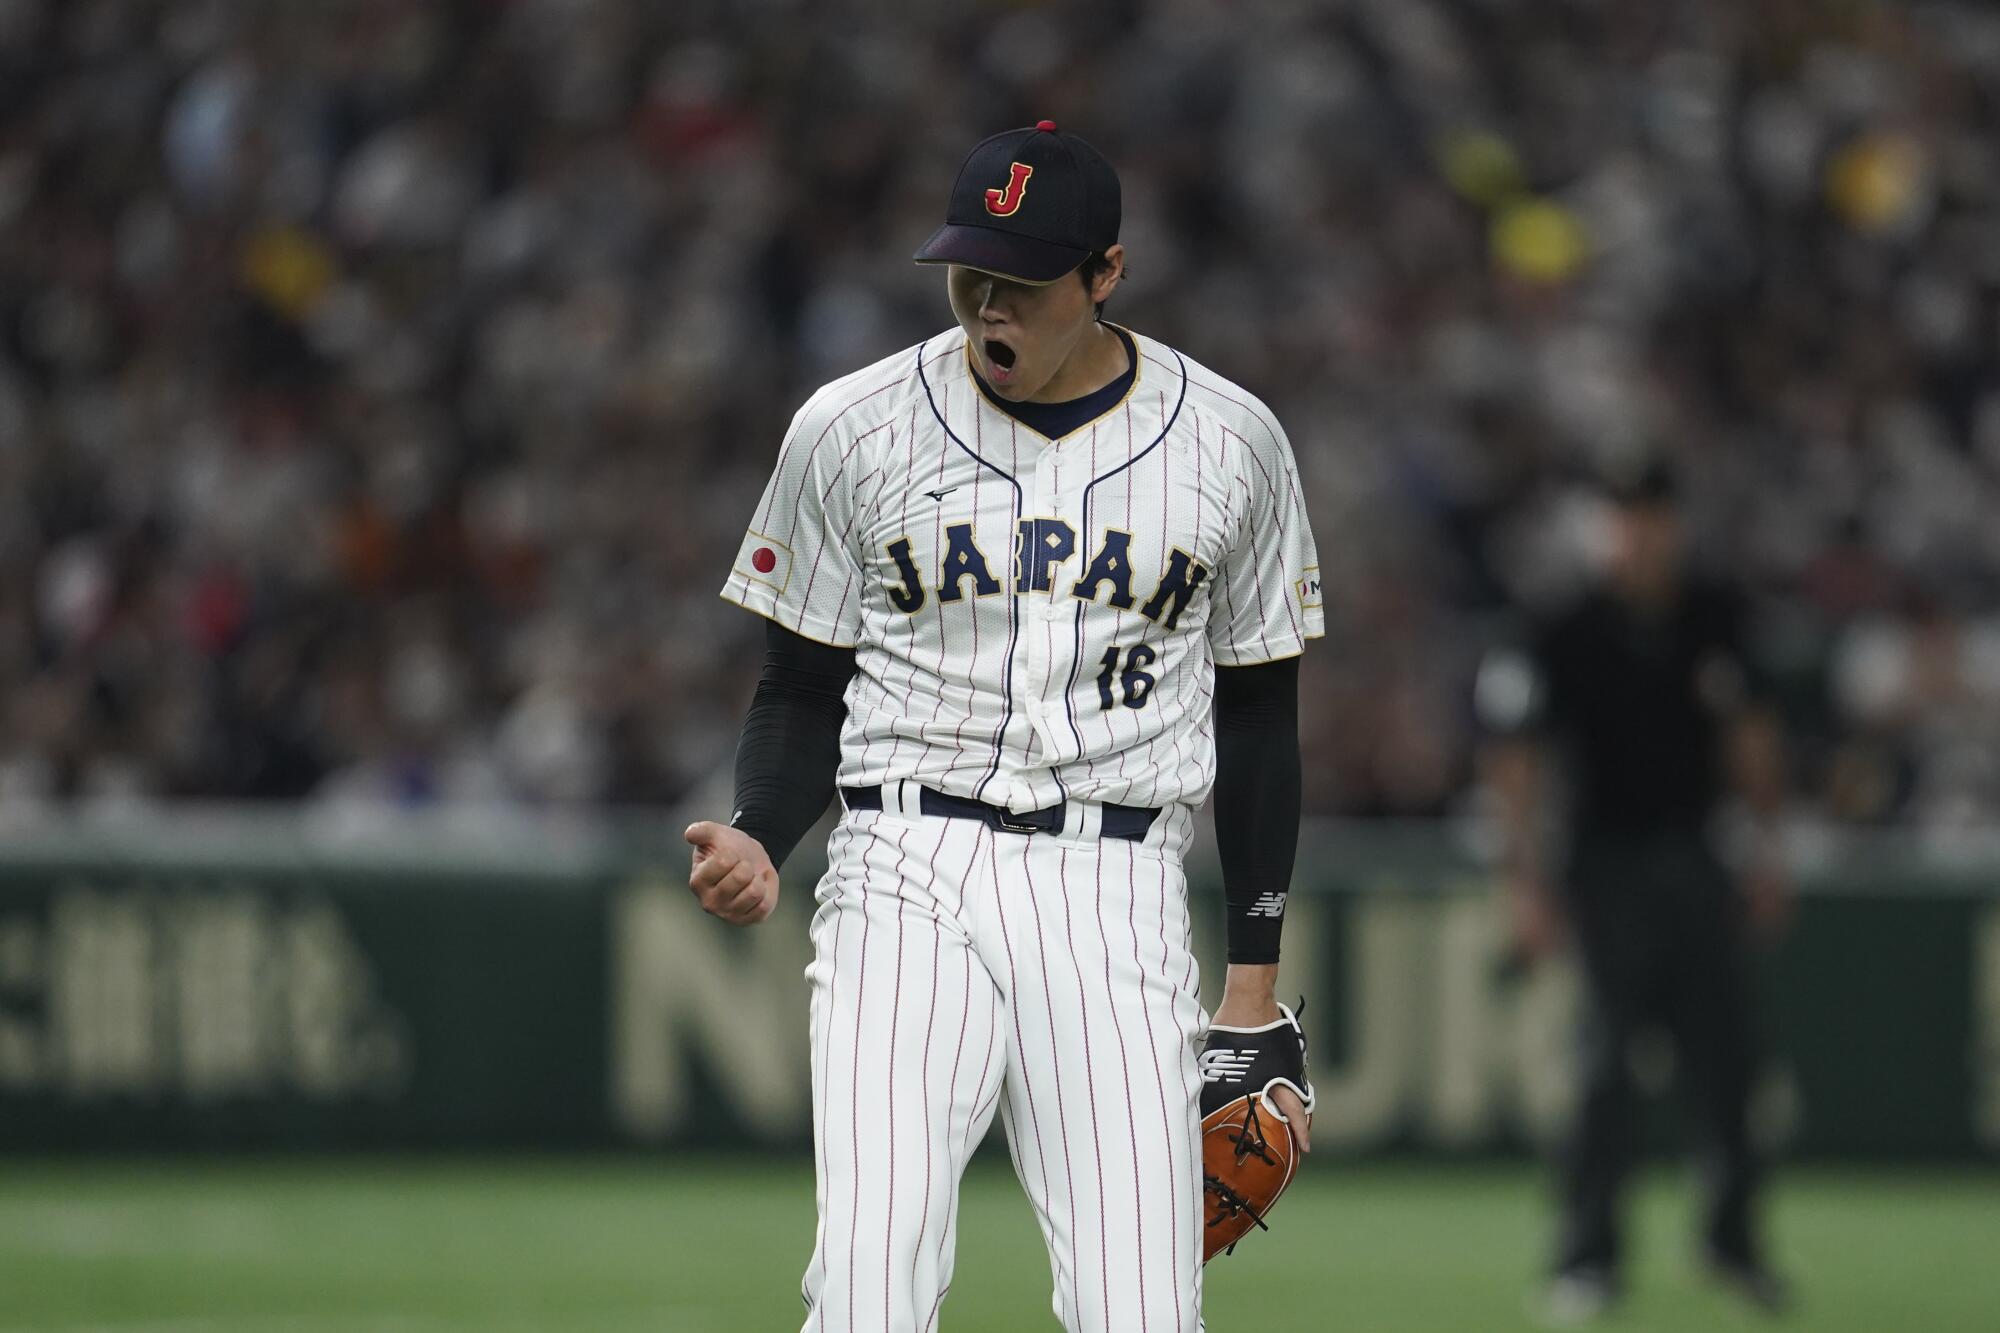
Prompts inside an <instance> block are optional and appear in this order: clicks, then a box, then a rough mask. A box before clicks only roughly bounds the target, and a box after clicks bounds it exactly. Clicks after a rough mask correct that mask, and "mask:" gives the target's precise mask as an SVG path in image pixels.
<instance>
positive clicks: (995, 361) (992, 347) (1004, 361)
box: [986, 338, 1014, 375]
mask: <svg viewBox="0 0 2000 1333" xmlns="http://www.w3.org/2000/svg"><path fill="white" fill-rule="evenodd" d="M986 364H987V365H989V366H992V367H993V368H994V369H995V370H997V371H999V372H1001V373H1002V374H1003V375H1004V374H1006V373H1007V372H1008V371H1011V370H1012V369H1013V368H1014V349H1013V348H1011V347H1009V346H1008V345H1007V344H1006V343H1003V342H1001V341H1000V340H999V339H997V338H988V339H987V340H986Z"/></svg>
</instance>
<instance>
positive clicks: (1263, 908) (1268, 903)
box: [1244, 893, 1285, 918]
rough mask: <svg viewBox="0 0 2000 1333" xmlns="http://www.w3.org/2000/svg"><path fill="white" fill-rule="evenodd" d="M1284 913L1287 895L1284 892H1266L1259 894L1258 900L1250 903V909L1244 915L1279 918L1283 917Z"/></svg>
mask: <svg viewBox="0 0 2000 1333" xmlns="http://www.w3.org/2000/svg"><path fill="white" fill-rule="evenodd" d="M1284 914H1285V895H1284V894H1282V893H1266V894H1261V895H1259V897H1258V899H1257V901H1256V902H1254V903H1252V904H1250V910H1249V911H1248V912H1246V913H1245V914H1244V915H1246V916H1268V917H1272V918H1279V917H1283V916H1284Z"/></svg>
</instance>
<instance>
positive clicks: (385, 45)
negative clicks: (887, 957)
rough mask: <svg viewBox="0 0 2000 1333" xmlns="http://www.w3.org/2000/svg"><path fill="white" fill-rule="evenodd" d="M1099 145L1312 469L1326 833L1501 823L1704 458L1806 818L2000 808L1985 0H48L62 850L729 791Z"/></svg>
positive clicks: (1997, 109) (1995, 217) (1192, 348)
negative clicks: (848, 528)
mask: <svg viewBox="0 0 2000 1333" xmlns="http://www.w3.org/2000/svg"><path fill="white" fill-rule="evenodd" d="M897 11H901V12H897ZM1042 116H1049V117H1053V118H1055V119H1057V120H1058V121H1060V122H1062V123H1063V125H1064V127H1065V128H1068V129H1074V130H1076V131H1078V132H1079V133H1082V134H1083V135H1085V137H1087V138H1089V139H1091V140H1092V141H1093V142H1094V143H1096V144H1097V146H1098V147H1100V148H1101V149H1103V150H1104V151H1105V152H1106V153H1107V154H1108V155H1109V156H1110V157H1111V158H1112V160H1113V161H1114V162H1115V163H1116V164H1117V165H1118V167H1119V168H1120V171H1121V174H1122V176H1123V179H1124V185H1125V240H1126V243H1127V245H1128V248H1129V252H1130V264H1131V276H1130V278H1129V280H1128V282H1127V284H1126V285H1125V286H1124V287H1123V288H1121V290H1120V292H1119V293H1118V295H1117V296H1116V297H1115V299H1114V301H1113V305H1112V309H1111V311H1110V312H1109V314H1110V316H1111V317H1113V318H1116V319H1120V320H1121V321H1124V322H1128V323H1130V324H1132V325H1133V326H1134V327H1136V328H1139V329H1141V330H1143V331H1145V332H1147V333H1150V334H1153V335H1154V336H1157V337H1160V338H1162V339H1164V340H1166V341H1168V342H1170V343H1172V344H1174V345H1176V346H1179V347H1180V348H1182V349H1183V350H1184V351H1186V352H1187V353H1188V354H1189V355H1191V356H1193V357H1195V358H1197V359H1199V360H1201V361H1203V362H1206V363H1207V364H1208V365H1210V366H1211V367H1213V368H1214V369H1216V370H1217V371H1219V372H1221V373H1223V374H1225V375H1227V376H1229V377H1231V378H1234V379H1236V380H1238V381H1239V382H1241V383H1243V384H1244V385H1246V386H1247V387H1249V388H1250V389H1252V390H1253V391H1254V392H1256V393H1258V394H1259V395H1261V396H1262V397H1264V398H1265V399H1266V400H1267V401H1268V402H1269V403H1270V404H1271V405H1272V407H1273V408H1274V409H1275V410H1276V411H1277V413H1278V415H1279V417H1280V418H1281V419H1282V420H1283V421H1284V422H1285V423H1286V425H1287V427H1288V429H1289V431H1290V434H1291V436H1292V439H1293V442H1294V445H1295V447H1296V449H1297V451H1298V454H1299V458H1300V463H1301V467H1302V470H1303V473H1304V478H1305V481H1306V484H1307V486H1308V487H1309V489H1310V492H1311V500H1310V502H1311V505H1312V510H1313V515H1314V521H1315V527H1316V529H1317V533H1318V538H1319V544H1320V550H1321V553H1322V563H1323V567H1324V568H1323V573H1324V577H1325V582H1326V590H1327V591H1326V605H1327V607H1328V616H1329V634H1328V637H1327V640H1326V642H1325V643H1324V644H1323V645H1321V646H1319V647H1318V648H1317V649H1316V650H1315V651H1314V652H1313V653H1311V654H1309V656H1308V659H1307V665H1306V676H1305V680H1306V686H1305V692H1306V709H1305V711H1306V722H1305V726H1306V747H1307V764H1306V771H1307V774H1308V795H1307V802H1308V806H1309V808H1310V809H1312V810H1313V811H1316V812H1320V813H1330V814H1356V815H1404V814H1411V815H1421V814H1436V813H1443V812H1449V811H1452V810H1454V809H1458V808H1461V807H1462V806H1463V805H1464V804H1465V802H1466V801H1467V799H1468V797H1467V793H1468V791H1469V790H1470V788H1471V786H1472V783H1473V780H1474V772H1475V765H1474V751H1475V746H1476V739H1477V737H1476V728H1475V723H1474V721H1473V711H1472V707H1471V694H1472V691H1471V684H1470V683H1471V680H1472V677H1473V673H1474V671H1475V669H1476V666H1477V663H1478V660H1479V657H1480V655H1481V652H1482V650H1483V649H1484V647H1485V646H1486V644H1487V643H1488V642H1490V641H1491V640H1492V638H1493V637H1494V636H1495V635H1496V634H1498V633H1500V632H1502V631H1503V630H1504V627H1505V626H1506V625H1507V623H1508V622H1509V620H1510V618H1512V617H1515V616H1518V615H1520V614H1522V613H1524V612H1527V611H1532V610H1534V609H1535V608H1537V607H1539V606H1543V605H1547V604H1549V603H1550V602H1551V601H1553V600H1554V599H1557V598H1560V597H1562V596H1564V595H1565V594H1566V592H1567V591H1568V590H1569V589H1571V588H1573V587H1574V586H1575V585H1576V582H1577V580H1578V579H1579V578H1580V577H1582V576H1583V572H1584V571H1585V570H1587V567H1588V565H1589V562H1590V560H1591V559H1592V557H1593V552H1594V551H1595V549H1596V547H1597V544H1598V543H1597V534H1598V533H1599V532H1600V530H1601V525H1600V522H1599V515H1598V513H1597V510H1596V508H1595V502H1594V501H1593V499H1592V498H1591V497H1592V492H1591V489H1590V486H1589V484H1588V483H1589V481H1590V479H1591V478H1592V477H1594V476H1597V475H1600V474H1602V473H1604V472H1605V471H1606V470H1615V469H1618V468H1621V467H1627V466H1630V465H1631V464H1632V462H1633V460H1635V459H1638V458H1641V457H1645V456H1649V455H1656V454H1664V455H1665V456H1666V457H1668V458H1669V459H1670V460H1671V462H1672V464H1673V465H1674V467H1675V468H1676V470H1677V471H1678V473H1679V475H1680V477H1681V480H1682V483H1683V492H1684V494H1685V495H1686V496H1687V499H1688V511H1689V517H1690V524H1691V533H1692V537H1693V547H1694V551H1695V555H1696V557H1697V558H1698V560H1699V561H1700V562H1701V563H1703V564H1705V565H1707V566H1709V567H1711V568H1713V569H1715V570H1716V571H1718V572H1721V573H1725V574H1728V575H1730V576H1733V577H1739V578H1741V579H1743V580H1745V581H1746V582H1747V584H1748V586H1749V588H1750V590H1751V592H1752V595H1753V597H1754V598H1755V605H1756V607H1757V611H1758V621H1757V624H1758V639H1759V643H1760V648H1761V651H1762V652H1764V653H1765V654H1766V655H1767V656H1768V659H1769V660H1768V662H1767V663H1766V665H1767V667H1768V669H1770V670H1771V671H1772V672H1773V673H1774V676H1775V678H1776V679H1777V680H1779V681H1780V682H1782V684H1783V690H1784V693H1783V696H1782V700H1783V705H1784V708H1785V712H1786V714H1787V717H1788V719H1789V721H1790V722H1791V723H1792V729H1793V733H1794V735H1795V736H1796V737H1797V741H1798V743H1797V747H1796V766H1797V775H1798V779H1799V791H1800V801H1801V803H1802V806H1803V808H1806V809H1809V810H1812V811H1815V812H1818V813H1821V814H1823V815H1825V816H1827V817H1829V818H1833V819H1839V820H1851V821H1863V822H1894V823H1904V824H1910V825H1915V826H1919V827H1923V828H1931V829H1954V828H1963V827H1970V826H1974V825H1977V824H1980V823H1982V822H1986V821H1991V820H1993V819H1994V817H1995V815H1996V813H2000V599H1996V596H1995V594H1996V590H1997V589H1996V581H1997V580H2000V374H1997V373H1996V365H2000V361H1996V352H2000V301H1996V295H2000V134H1996V130H2000V10H1996V9H1994V8H1993V7H1991V6H1988V5H1986V4H1982V3H1976V2H1973V0H1967V2H1965V3H1911V4H1890V3H1881V4H1876V3H1863V2H1862V0H1844V2H1836V0H1826V2H1825V3H1818V2H1814V0H1708V2H1707V3H1699V2H1696V3H1687V4H1671V5H1666V4H1659V3H1656V2H1655V0H1569V2H1567V3H1562V2H1557V0H1333V2H1329V3H1325V4H1318V5H1306V4H1292V3H1278V2H1277V0H1270V2H1268V3H1260V2H1256V0H1252V2H1248V3H1241V4H1229V5H1223V4H1216V3H1211V0H1150V2H1148V3H1141V2H1140V0H1116V2H1112V3H1093V4H1087V5H1078V6H1073V7H1070V6H1058V5H1037V4H1031V3H975V2H974V0H934V2H933V3H930V4H925V5H912V6H860V5H854V6H849V5H844V4H833V3H809V2H808V0H674V3H671V4H662V3H655V2H652V0H433V2H430V3H425V2H423V0H311V2H310V3H307V2H306V0H0V812H9V811H11V812H16V813H19V812H23V811H34V810H38V809H42V808H46V807H47V806H49V805H51V804H55V803H66V802H81V803H104V804H109V805H111V806H114V807H115V806H117V805H118V804H120V803H128V802H137V801H147V800H151V799H154V798H158V797H168V796H212V797H228V798H309V799H311V800H314V801H319V802H327V803H331V804H334V805H343V804H346V805H354V804H358V805H362V806H368V805H385V804H386V805H411V804H424V803H438V802H445V803H449V802H493V801H500V802H507V803H527V804H536V805H549V804H576V803H647V802H667V801H673V800H675V799H676V798H678V797H680V796H682V795H683V794H685V793H686V792H687V791H688V790H690V788H691V787H692V786H693V785H694V784H696V783H698V782H701V781H703V780H704V779H705V778H707V777H708V776H709V775H711V774H712V773H714V772H715V771H716V769H717V768H718V766H721V765H724V764H726V762H727V759H728V756H729V754H730V753H731V750H732V748H733V743H734V736H735V729H736V725H737V721H738V719H739V717H740V715H741V710H742V707H743V706H744V704H745V702H746V701H747V698H748V693H749V690H750V688H751V684H752V682H753V680H754V677H755V666H756V663H757V661H758V643H759V636H758V630H757V627H756V624H755V622H754V621H753V620H752V619H751V618H750V617H748V616H745V615H744V614H743V613H742V612H740V611H737V610H735V609H734V608H731V607H728V606H726V605H725V604H724V603H722V602H721V601H720V600H719V599H718V598H717V596H716V590H717V588H718V587H719V585H720V583H721V581H722V577H723V574H724V572H725V571H726V567H727V565H728V562H729V560H730V558H731V555H732V553H733V552H734V550H735V548H736V544H737V540H738V536H739V534H740V531H741V527H742V524H743V522H744V521H745V516H746V515H747V514H748V513H749V512H750V510H751V506H752V503H753V501H754V500H755V498H756V496H757V494H758V492H759V490H760V488H761V486H762V484H763V482H764V479H765V476H766V474H767V470H768V467H769V464H770V461H771V459H772V457H773V453H774V450H775V448H776V444H777V441H778V439H779V438H780V436H781V434H782V432H783V430H784V427H785V425H786V422H787V420H788V419H789V416H790V413H791V411H792V410H793V409H794V408H795V407H796V405H797V404H798V403H799V402H800V401H801V400H802V399H803V398H804V397H805V395H807V394H808V393H809V392H810V391H811V390H812V389H813V388H814V387H816V386H817V385H818V384H819V383H821V382H823V381H824V380H826V379H829V378H831V377H833V376H835V375H838V374H841V373H844V372H845V371H847V370H849V369H853V368H855V367H858V366H860V365H862V364H865V363H867V362H869V361H872V360H874V359H876V358H877V357H879V356H882V355H885V354H887V353H888V352H890V351H893V350H895V349H896V348H898V347H902V346H906V345H908V344H911V343H913V342H915V341H917V340H918V339H920V338H923V337H925V336H927V335H929V334H930V333H933V332H935V331H936V330H938V329H939V328H942V327H944V326H945V325H946V324H948V322H949V318H950V316H949V312H948V310H947V308H946V306H945V301H944V293H943V290H942V282H941V279H940V278H939V277H938V275H937V274H936V273H934V272H932V271H930V270H920V269H917V268H915V267H914V266H912V265H911V264H910V263H909V262H908V256H909V252H910V251H911V249H912V248H913V247H914V246H915V245H916V244H917V242H919V241H920V240H921V239H922V238H923V237H924V236H925V235H926V234H927V233H928V231H929V230H930V228H931V227H932V226H933V225H935V223H936V222H937V220H938V219H939V217H940V216H941V213H942V209H943V204H944V197H945V193H946V190H947V189H948V187H949V184H950V180H951V174H952V172H953V170H954V169H955V167H956V164H957V162H958V160H959V158H960V156H961V155H962V154H963V152H964V150H965V149H966V148H967V147H968V146H969V145H970V144H971V143H972V142H974V141H975V140H976V139H978V138H980V137H981V136H983V135H984V134H986V133H989V132H992V131H993V130H996V129H1000V128H1005V127H1008V126H1012V125H1018V124H1025V123H1028V122H1031V121H1033V120H1034V119H1036V118H1038V117H1042Z"/></svg>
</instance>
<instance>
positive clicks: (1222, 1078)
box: [1195, 1046, 1257, 1083]
mask: <svg viewBox="0 0 2000 1333" xmlns="http://www.w3.org/2000/svg"><path fill="white" fill-rule="evenodd" d="M1256 1058H1257V1053H1256V1052H1255V1051H1237V1050H1231V1049H1230V1048H1229V1047H1227V1046H1216V1047H1212V1048H1210V1049H1209V1050H1206V1051H1203V1052H1202V1053H1201V1057H1200V1058H1199V1059H1198V1060H1197V1061H1196V1062H1195V1063H1196V1064H1197V1065H1198V1066H1199V1067H1200V1069H1201V1081H1202V1082H1204V1083H1241V1082H1242V1081H1243V1076H1244V1075H1245V1074H1247V1073H1249V1072H1250V1064H1251V1062H1252V1061H1253V1060H1255V1059H1256Z"/></svg>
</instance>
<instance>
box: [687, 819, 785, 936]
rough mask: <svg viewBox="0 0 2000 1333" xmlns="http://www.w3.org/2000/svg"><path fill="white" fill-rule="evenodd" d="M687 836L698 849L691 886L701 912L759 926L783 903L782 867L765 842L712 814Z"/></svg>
mask: <svg viewBox="0 0 2000 1333" xmlns="http://www.w3.org/2000/svg"><path fill="white" fill-rule="evenodd" d="M683 836H685V837H686V838H687V840H688V845H689V846H691V847H693V848H694V864H693V866H692V867H691V868H690V870H689V872H688V888H689V889H691V890H692V891H693V892H694V896H695V898H696V899H697V900H699V901H700V903H701V910H702V911H704V912H707V913H708V914H709V915H711V916H719V917H721V918H722V919H723V920H724V921H727V922H728V923H729V924H730V925H732V926H754V925H756V924H757V923H758V922H759V921H762V920H763V919H764V918H765V917H767V916H769V915H771V909H772V908H774V907H776V906H777V905H778V871H777V868H776V867H775V866H773V865H772V864H771V855H770V853H769V852H766V851H765V850H764V844H763V843H761V842H758V841H757V840H756V839H755V838H753V837H751V836H750V835H749V834H747V833H745V832H743V831H742V830H740V829H733V828H730V827H729V826H728V825H727V824H717V823H715V822H714V821H712V820H707V819H703V820H699V821H697V822H695V823H693V824H689V825H688V826H687V832H686V834H684V835H683Z"/></svg>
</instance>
